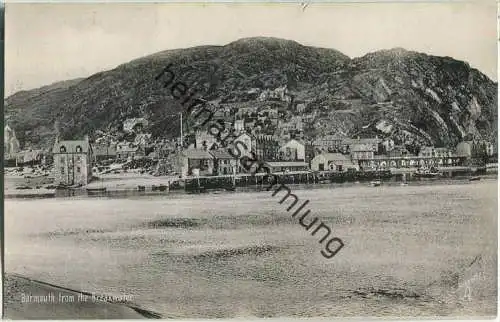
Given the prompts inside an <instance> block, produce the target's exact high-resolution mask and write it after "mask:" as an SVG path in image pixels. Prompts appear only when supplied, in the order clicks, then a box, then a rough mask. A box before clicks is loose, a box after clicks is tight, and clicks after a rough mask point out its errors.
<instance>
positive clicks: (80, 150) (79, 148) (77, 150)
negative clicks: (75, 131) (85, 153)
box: [76, 145, 82, 153]
mask: <svg viewBox="0 0 500 322" xmlns="http://www.w3.org/2000/svg"><path fill="white" fill-rule="evenodd" d="M76 152H79V153H81V152H82V147H81V146H79V145H77V146H76Z"/></svg>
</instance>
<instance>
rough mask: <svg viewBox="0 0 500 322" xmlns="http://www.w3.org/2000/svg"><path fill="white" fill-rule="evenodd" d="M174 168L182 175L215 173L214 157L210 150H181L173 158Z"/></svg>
mask: <svg viewBox="0 0 500 322" xmlns="http://www.w3.org/2000/svg"><path fill="white" fill-rule="evenodd" d="M172 163H173V168H174V169H175V171H176V172H178V173H179V174H180V175H181V176H182V177H186V176H192V175H194V176H198V175H200V176H209V175H212V174H213V172H214V171H213V170H214V157H213V156H212V155H211V154H210V153H208V151H205V150H201V149H187V150H183V151H179V152H178V153H177V154H176V155H175V156H174V158H173V160H172Z"/></svg>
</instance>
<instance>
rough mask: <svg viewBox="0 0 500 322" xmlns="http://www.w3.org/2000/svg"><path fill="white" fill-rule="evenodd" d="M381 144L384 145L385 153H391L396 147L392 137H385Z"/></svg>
mask: <svg viewBox="0 0 500 322" xmlns="http://www.w3.org/2000/svg"><path fill="white" fill-rule="evenodd" d="M380 145H381V146H382V149H383V153H389V152H391V151H392V150H394V148H395V147H396V145H395V144H394V140H393V139H391V138H387V139H385V140H384V141H382V143H381V144H380Z"/></svg>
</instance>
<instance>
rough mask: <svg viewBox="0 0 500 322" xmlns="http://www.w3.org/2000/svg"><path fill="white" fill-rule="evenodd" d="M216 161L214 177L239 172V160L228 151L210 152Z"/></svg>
mask: <svg viewBox="0 0 500 322" xmlns="http://www.w3.org/2000/svg"><path fill="white" fill-rule="evenodd" d="M209 153H210V154H211V155H212V157H213V160H214V171H213V174H214V175H225V174H233V173H236V172H238V160H237V159H235V158H234V157H233V156H231V154H229V152H227V150H224V149H219V150H213V151H210V152H209Z"/></svg>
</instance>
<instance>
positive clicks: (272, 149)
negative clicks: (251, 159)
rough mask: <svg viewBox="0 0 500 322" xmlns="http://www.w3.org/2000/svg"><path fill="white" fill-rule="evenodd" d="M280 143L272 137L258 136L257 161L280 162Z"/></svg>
mask: <svg viewBox="0 0 500 322" xmlns="http://www.w3.org/2000/svg"><path fill="white" fill-rule="evenodd" d="M279 148H280V147H279V142H278V140H277V139H276V138H274V137H273V136H272V135H258V136H256V138H255V151H254V152H255V155H256V157H257V160H262V161H276V160H278V151H279Z"/></svg>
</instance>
